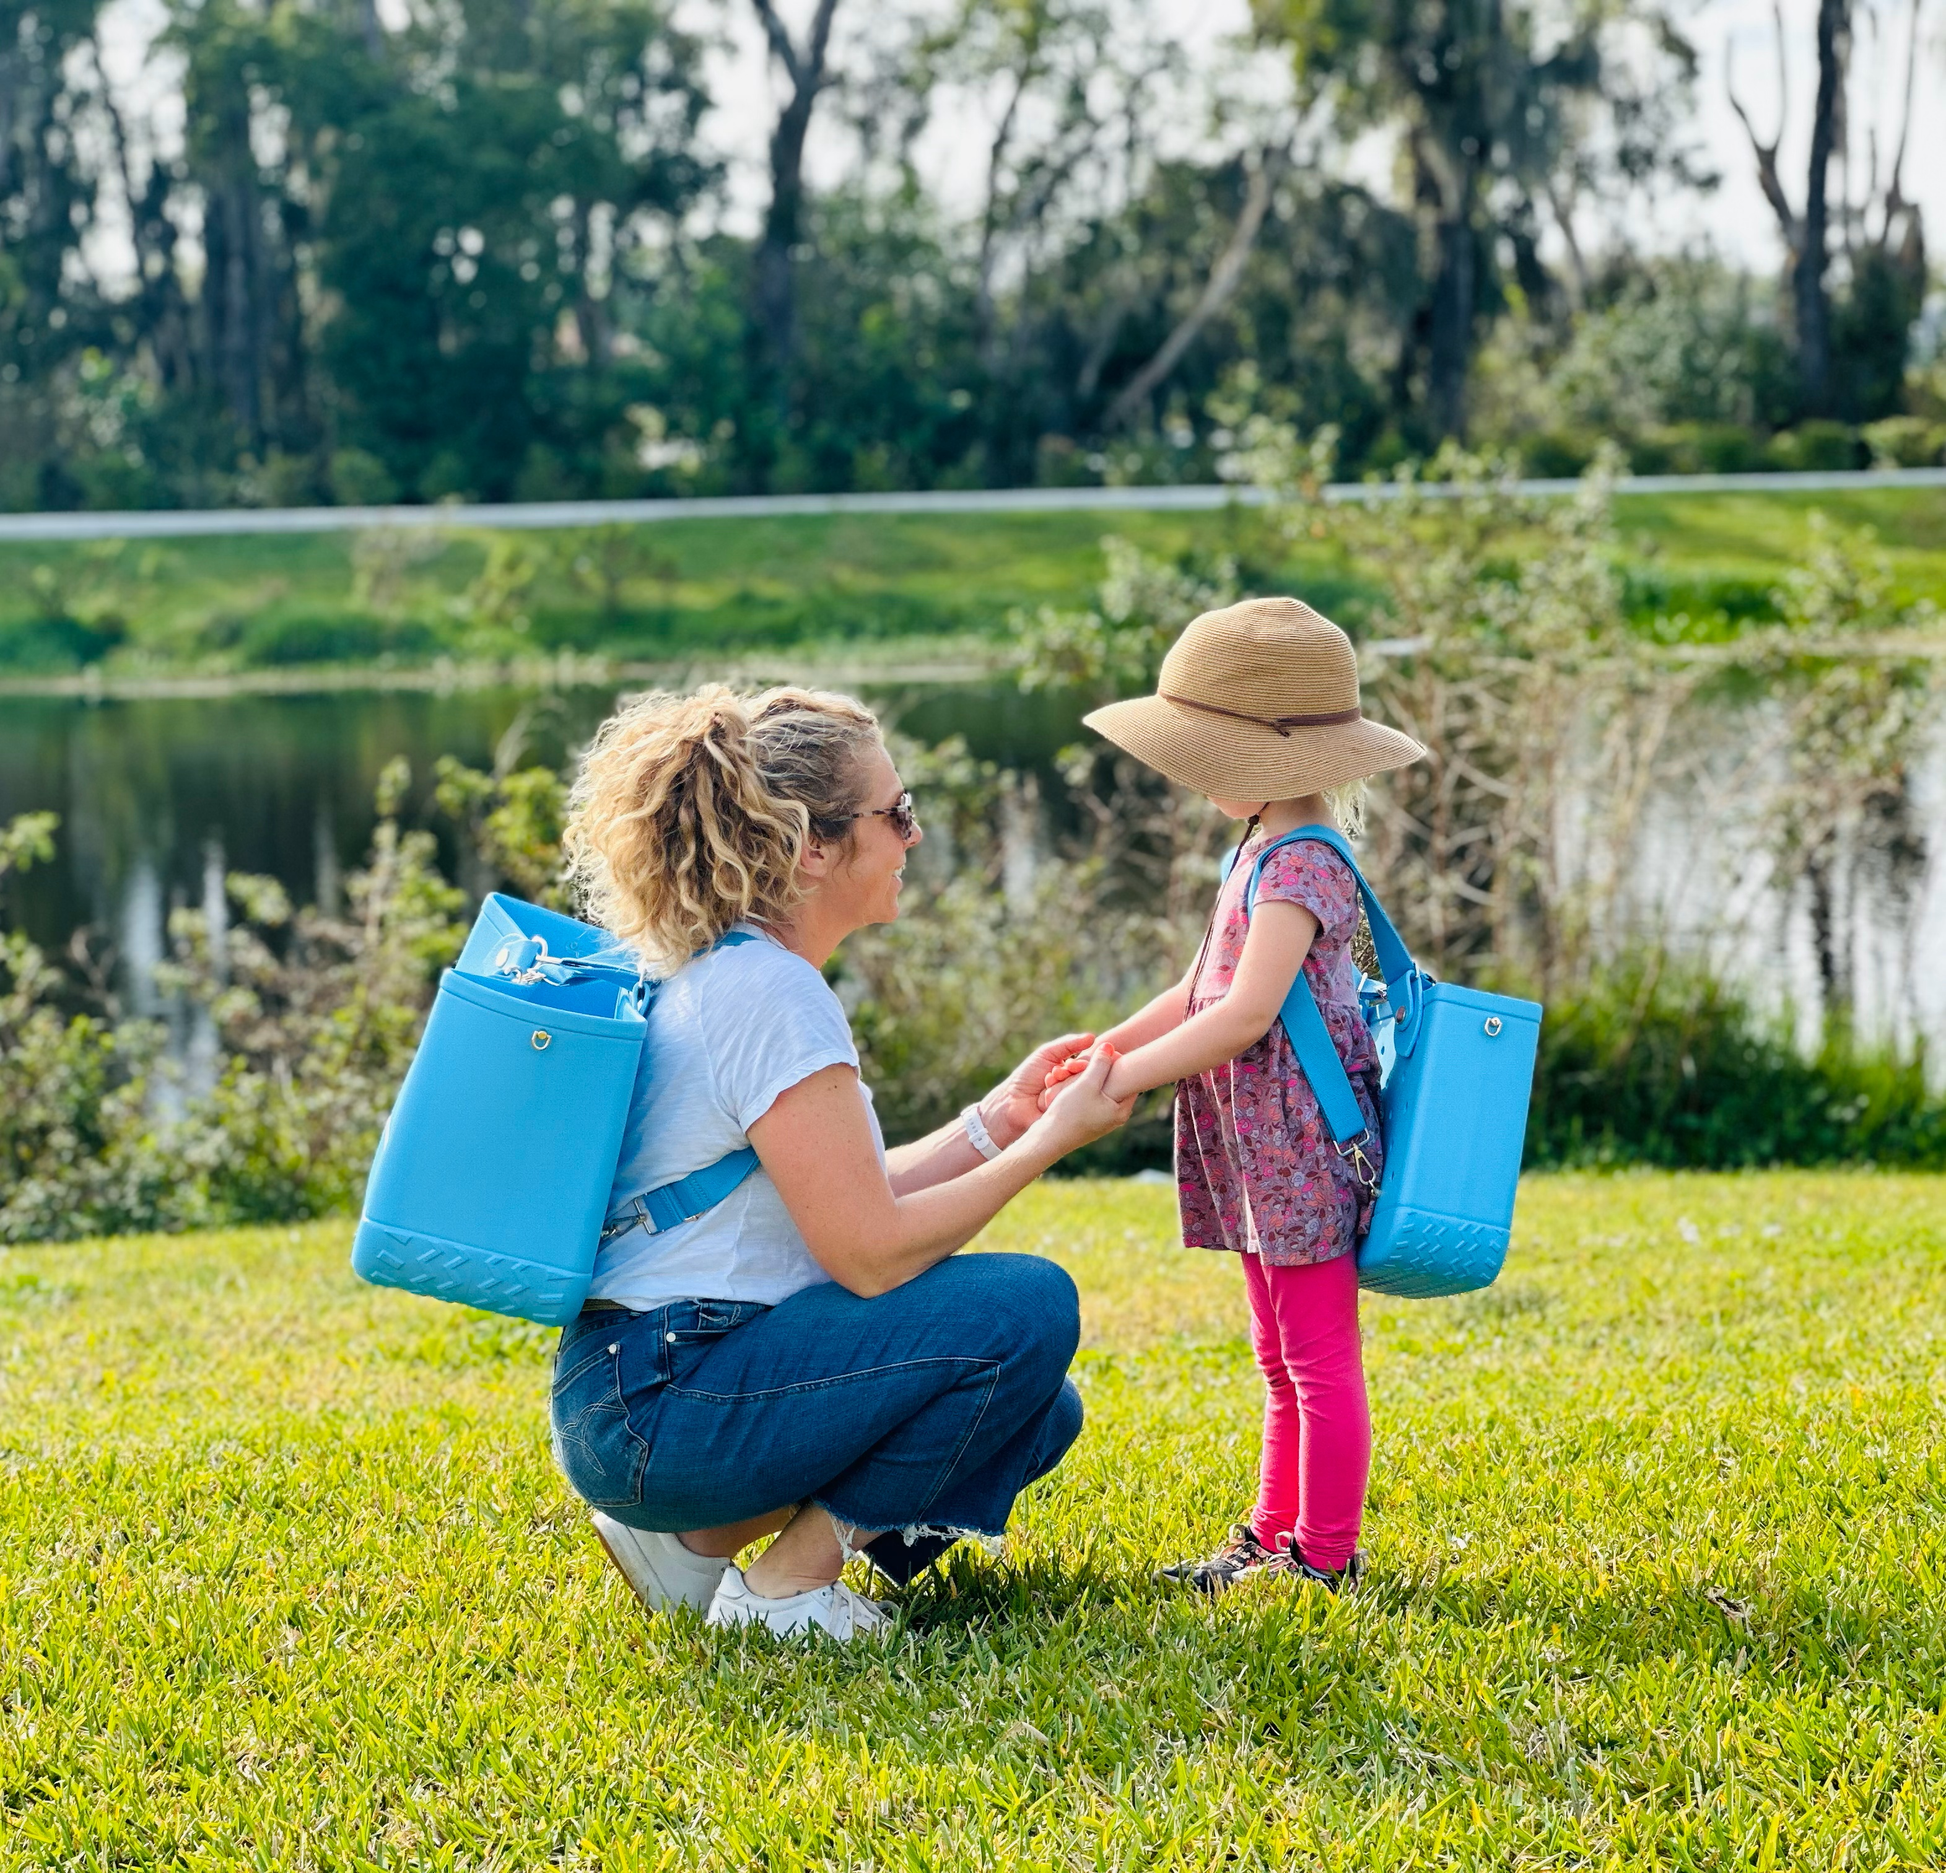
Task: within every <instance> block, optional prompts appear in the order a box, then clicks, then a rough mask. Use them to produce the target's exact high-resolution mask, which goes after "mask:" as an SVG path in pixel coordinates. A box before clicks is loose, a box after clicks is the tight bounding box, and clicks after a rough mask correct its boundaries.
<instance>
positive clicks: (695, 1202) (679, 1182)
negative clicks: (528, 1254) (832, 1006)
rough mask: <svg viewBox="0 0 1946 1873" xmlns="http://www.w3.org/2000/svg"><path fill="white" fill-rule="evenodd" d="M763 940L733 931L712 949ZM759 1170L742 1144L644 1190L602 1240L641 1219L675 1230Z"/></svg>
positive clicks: (715, 1204)
mask: <svg viewBox="0 0 1946 1873" xmlns="http://www.w3.org/2000/svg"><path fill="white" fill-rule="evenodd" d="M759 941H761V939H760V938H758V937H756V936H753V935H752V934H751V933H750V932H749V931H748V930H730V931H727V932H725V933H724V935H722V936H720V937H719V938H717V940H716V941H715V943H713V944H712V945H711V946H710V947H711V948H712V949H726V950H727V949H735V948H736V947H737V945H738V944H740V943H756V942H759ZM756 1168H757V1154H756V1153H755V1152H754V1151H752V1150H751V1149H750V1147H749V1146H748V1145H740V1146H739V1147H738V1148H737V1149H736V1150H735V1151H732V1152H730V1153H728V1154H727V1155H726V1156H724V1157H720V1158H718V1159H717V1160H716V1162H715V1163H714V1164H705V1165H704V1166H703V1168H702V1169H701V1170H699V1171H691V1172H690V1173H689V1175H688V1176H687V1177H678V1178H677V1179H676V1180H675V1181H674V1182H673V1183H668V1184H658V1185H657V1186H656V1187H655V1189H653V1190H645V1191H644V1192H643V1193H642V1194H641V1195H640V1196H639V1197H637V1198H635V1199H634V1202H633V1204H632V1206H631V1208H630V1209H629V1210H628V1211H625V1212H623V1214H622V1215H620V1216H618V1217H616V1218H614V1219H613V1220H612V1221H611V1222H610V1223H609V1225H608V1227H607V1228H606V1229H604V1230H603V1231H602V1235H603V1238H604V1239H606V1238H609V1237H613V1236H618V1235H621V1234H622V1233H623V1232H624V1231H625V1230H627V1229H629V1228H631V1227H632V1226H633V1225H634V1224H635V1223H636V1222H638V1221H639V1220H640V1219H641V1218H642V1217H644V1216H646V1217H647V1218H648V1220H649V1221H650V1223H652V1224H653V1225H654V1227H655V1230H656V1233H657V1234H658V1235H660V1234H661V1233H662V1231H663V1230H665V1229H673V1228H675V1226H676V1225H677V1224H678V1223H686V1222H689V1221H691V1220H692V1219H693V1218H695V1217H698V1216H701V1215H702V1214H703V1212H704V1211H705V1210H713V1209H715V1208H716V1206H717V1205H718V1204H719V1203H721V1202H722V1201H723V1199H724V1198H725V1197H727V1196H728V1195H729V1194H730V1192H731V1191H733V1190H734V1189H736V1187H737V1186H738V1185H739V1184H740V1183H742V1182H743V1180H744V1179H745V1178H746V1177H748V1176H749V1175H750V1173H751V1172H752V1171H754V1170H755V1169H756Z"/></svg>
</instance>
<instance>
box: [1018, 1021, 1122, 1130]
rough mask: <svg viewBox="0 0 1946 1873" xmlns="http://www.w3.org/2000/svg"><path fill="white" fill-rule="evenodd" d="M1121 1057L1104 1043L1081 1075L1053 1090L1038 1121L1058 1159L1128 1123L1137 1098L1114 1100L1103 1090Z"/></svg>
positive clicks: (1089, 1060)
mask: <svg viewBox="0 0 1946 1873" xmlns="http://www.w3.org/2000/svg"><path fill="white" fill-rule="evenodd" d="M1120 1057H1121V1056H1120V1055H1119V1054H1117V1053H1116V1052H1115V1050H1114V1048H1112V1047H1110V1046H1109V1045H1108V1043H1107V1042H1106V1041H1103V1042H1102V1043H1101V1044H1100V1045H1099V1046H1098V1047H1096V1048H1095V1050H1094V1051H1093V1053H1091V1054H1090V1055H1089V1057H1088V1059H1087V1062H1086V1064H1085V1065H1084V1066H1082V1068H1081V1069H1080V1071H1079V1072H1077V1073H1075V1074H1073V1075H1072V1076H1071V1077H1069V1078H1068V1079H1067V1080H1066V1081H1065V1083H1064V1084H1062V1085H1061V1086H1059V1087H1058V1088H1055V1089H1053V1090H1052V1091H1051V1093H1050V1095H1049V1096H1048V1104H1047V1110H1046V1111H1045V1112H1043V1113H1042V1114H1041V1116H1040V1118H1039V1119H1038V1121H1036V1125H1037V1130H1036V1136H1037V1137H1042V1138H1045V1139H1046V1141H1047V1146H1048V1148H1049V1149H1050V1150H1051V1151H1053V1152H1054V1154H1055V1155H1056V1156H1057V1157H1066V1156H1067V1154H1068V1153H1069V1152H1070V1151H1073V1150H1075V1149H1076V1148H1077V1147H1078V1146H1081V1145H1085V1144H1088V1143H1089V1142H1091V1141H1092V1140H1094V1139H1096V1138H1100V1137H1102V1136H1103V1135H1104V1134H1106V1133H1108V1132H1112V1131H1113V1130H1114V1129H1115V1128H1116V1126H1118V1125H1125V1124H1127V1123H1128V1115H1129V1114H1130V1113H1131V1112H1132V1111H1134V1109H1135V1098H1134V1095H1133V1094H1131V1095H1130V1096H1129V1097H1128V1098H1126V1099H1110V1098H1109V1097H1108V1095H1107V1094H1106V1093H1105V1092H1104V1091H1103V1090H1102V1086H1103V1083H1104V1082H1105V1081H1106V1080H1107V1078H1108V1075H1109V1072H1110V1071H1111V1070H1112V1069H1113V1067H1114V1065H1115V1062H1116V1061H1117V1060H1118V1059H1119V1058H1120Z"/></svg>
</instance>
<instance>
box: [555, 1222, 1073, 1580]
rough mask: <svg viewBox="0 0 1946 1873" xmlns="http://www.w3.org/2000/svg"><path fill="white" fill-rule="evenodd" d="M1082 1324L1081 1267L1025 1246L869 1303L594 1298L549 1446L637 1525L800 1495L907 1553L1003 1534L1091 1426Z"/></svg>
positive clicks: (827, 1294)
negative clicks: (612, 1302)
mask: <svg viewBox="0 0 1946 1873" xmlns="http://www.w3.org/2000/svg"><path fill="white" fill-rule="evenodd" d="M1080 1332H1081V1326H1080V1308H1079V1303H1078V1301H1077V1298H1076V1295H1075V1290H1074V1283H1073V1281H1072V1280H1070V1279H1069V1277H1068V1275H1067V1273H1066V1271H1065V1270H1063V1269H1062V1268H1060V1267H1059V1266H1057V1265H1056V1264H1055V1263H1053V1262H1048V1261H1043V1260H1041V1259H1040V1258H1039V1257H1037V1256H1032V1255H955V1256H950V1257H948V1259H947V1260H945V1261H943V1262H941V1263H939V1264H938V1265H937V1266H936V1267H934V1268H930V1269H928V1270H927V1271H926V1272H925V1273H924V1274H923V1275H918V1276H915V1277H914V1278H913V1279H912V1280H911V1281H908V1282H906V1283H905V1284H904V1285H903V1286H902V1287H897V1288H894V1289H893V1290H892V1291H891V1292H890V1293H889V1294H881V1295H878V1296H875V1297H874V1298H872V1299H870V1300H863V1299H861V1298H860V1297H859V1296H857V1295H855V1294H852V1293H850V1292H849V1291H848V1290H846V1289H844V1288H842V1287H840V1286H839V1285H838V1284H837V1283H836V1282H829V1281H828V1282H821V1283H819V1284H818V1285H817V1286H816V1287H811V1288H805V1289H803V1290H801V1291H800V1292H798V1293H796V1294H793V1295H791V1296H790V1297H789V1299H787V1300H784V1301H781V1302H779V1303H778V1305H777V1306H775V1307H765V1306H763V1305H761V1304H760V1303H757V1302H754V1301H710V1300H695V1301H675V1302H672V1303H670V1304H669V1305H668V1306H665V1307H657V1308H653V1309H651V1310H649V1311H648V1312H646V1313H628V1312H619V1311H614V1310H607V1309H603V1310H593V1309H591V1310H589V1311H587V1312H584V1313H583V1314H582V1315H581V1316H580V1318H578V1319H577V1320H575V1321H573V1322H572V1323H571V1324H570V1325H568V1326H567V1327H565V1328H563V1329H562V1332H561V1344H560V1350H559V1351H558V1352H557V1353H556V1354H555V1357H554V1394H553V1428H554V1454H555V1457H556V1459H557V1460H558V1461H559V1463H560V1465H561V1468H562V1470H563V1471H564V1472H565V1473H566V1475H567V1479H568V1481H569V1482H570V1483H571V1484H573V1486H574V1488H575V1490H576V1492H577V1493H578V1494H579V1495H581V1496H582V1497H583V1498H584V1499H585V1500H586V1501H587V1502H589V1503H590V1504H592V1505H593V1506H594V1507H595V1508H598V1509H601V1510H604V1511H605V1512H606V1513H608V1514H609V1515H612V1516H614V1517H615V1519H616V1520H617V1521H619V1522H626V1523H628V1524H630V1525H631V1526H633V1527H636V1528H645V1529H664V1530H674V1531H682V1530H687V1529H694V1528H716V1527H720V1526H723V1525H724V1524H726V1523H732V1522H740V1521H744V1520H746V1519H747V1518H749V1517H752V1516H757V1515H763V1514H767V1513H769V1512H770V1511H772V1510H774V1509H780V1508H783V1507H785V1506H787V1505H790V1504H795V1503H800V1502H806V1501H809V1502H815V1503H817V1504H818V1505H819V1506H820V1507H821V1508H824V1509H826V1510H828V1511H829V1512H830V1513H831V1515H832V1517H833V1518H834V1519H835V1520H837V1521H838V1522H840V1523H848V1524H850V1525H851V1526H852V1527H854V1528H856V1529H858V1530H861V1531H864V1532H866V1533H868V1534H878V1533H880V1532H882V1531H887V1530H902V1531H906V1533H905V1543H904V1545H905V1546H907V1547H908V1548H910V1549H911V1550H912V1552H911V1559H912V1560H913V1561H915V1562H916V1561H917V1560H918V1559H919V1556H920V1554H921V1553H922V1552H923V1553H924V1554H926V1555H927V1556H928V1557H930V1555H932V1554H936V1553H937V1552H938V1551H939V1550H940V1549H941V1548H942V1547H944V1546H946V1545H947V1543H948V1541H950V1539H951V1538H952V1537H954V1536H958V1535H975V1536H984V1537H995V1536H998V1535H999V1534H1000V1532H1001V1531H1002V1530H1003V1529H1004V1528H1005V1527H1006V1525H1007V1517H1008V1514H1009V1512H1010V1511H1011V1510H1012V1507H1013V1501H1014V1498H1015V1497H1016V1496H1017V1495H1018V1494H1019V1493H1020V1492H1021V1490H1022V1489H1024V1488H1025V1487H1026V1486H1027V1484H1029V1483H1031V1482H1033V1481H1034V1480H1035V1479H1036V1478H1037V1477H1041V1476H1045V1475H1046V1474H1047V1473H1048V1471H1050V1470H1051V1469H1053V1468H1054V1466H1055V1465H1056V1464H1057V1463H1059V1462H1060V1460H1061V1458H1062V1457H1063V1456H1064V1455H1065V1454H1066V1452H1067V1449H1068V1446H1069V1445H1071V1444H1072V1443H1073V1442H1074V1440H1075V1438H1076V1437H1078V1436H1079V1435H1080V1432H1081V1398H1080V1395H1079V1394H1078V1393H1077V1392H1076V1391H1075V1389H1074V1386H1073V1384H1072V1383H1071V1382H1070V1381H1069V1379H1068V1377H1067V1369H1068V1362H1069V1361H1070V1360H1071V1359H1072V1358H1073V1357H1074V1350H1075V1346H1076V1344H1077V1342H1078V1340H1079V1338H1080ZM922 1531H923V1532H922ZM918 1541H923V1543H924V1546H923V1549H921V1548H919V1547H917V1546H915V1545H914V1544H915V1543H916V1542H918ZM860 1545H861V1546H862V1545H864V1544H863V1543H862V1542H861V1544H860ZM892 1546H893V1543H892V1542H891V1541H888V1542H886V1543H883V1544H880V1543H873V1544H872V1547H871V1552H872V1555H873V1559H874V1560H875V1561H877V1560H879V1558H880V1551H881V1547H884V1548H890V1547H892ZM889 1558H891V1557H889V1556H888V1559H889ZM881 1565H884V1563H883V1562H881ZM887 1571H888V1572H892V1573H893V1574H894V1577H895V1578H902V1577H904V1575H905V1572H906V1570H905V1569H904V1568H900V1567H897V1566H896V1563H895V1565H894V1567H893V1568H888V1570H887Z"/></svg>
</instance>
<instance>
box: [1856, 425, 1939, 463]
mask: <svg viewBox="0 0 1946 1873" xmlns="http://www.w3.org/2000/svg"><path fill="white" fill-rule="evenodd" d="M1860 433H1861V434H1862V435H1863V436H1864V438H1865V446H1866V447H1867V448H1869V449H1870V450H1871V452H1872V466H1873V467H1874V468H1930V467H1931V466H1932V465H1933V464H1934V463H1936V462H1942V461H1946V423H1937V422H1934V421H1933V420H1932V419H1931V418H1930V417H1925V416H1888V417H1886V418H1885V419H1884V421H1883V422H1878V423H1867V424H1866V425H1865V427H1864V429H1863V430H1862V431H1861V432H1860Z"/></svg>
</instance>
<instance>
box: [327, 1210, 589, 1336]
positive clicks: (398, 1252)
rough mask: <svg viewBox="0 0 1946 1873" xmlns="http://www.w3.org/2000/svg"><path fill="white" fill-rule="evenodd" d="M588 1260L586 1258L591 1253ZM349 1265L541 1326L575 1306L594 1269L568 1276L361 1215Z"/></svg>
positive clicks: (369, 1275) (386, 1282) (390, 1282)
mask: <svg viewBox="0 0 1946 1873" xmlns="http://www.w3.org/2000/svg"><path fill="white" fill-rule="evenodd" d="M590 1261H591V1264H592V1257H591V1258H590ZM351 1266H352V1271H353V1272H354V1273H355V1274H357V1275H358V1276H359V1277H360V1278H361V1279H362V1280H365V1281H370V1282H375V1283H376V1284H377V1285H378V1286H380V1287H384V1288H404V1289H405V1290H406V1292H407V1293H409V1294H423V1295H425V1296H426V1297H427V1298H428V1299H429V1300H434V1301H453V1302H455V1303H457V1304H458V1305H459V1306H461V1307H481V1308H484V1309H485V1310H486V1311H487V1312H488V1313H490V1314H511V1315H513V1317H514V1318H515V1319H516V1320H533V1321H537V1322H539V1323H540V1324H541V1325H542V1326H547V1327H564V1326H566V1325H567V1323H568V1322H569V1321H570V1320H572V1319H573V1318H574V1317H575V1316H576V1315H577V1314H578V1313H580V1311H581V1303H582V1301H583V1300H584V1299H586V1297H587V1293H588V1280H589V1275H590V1273H591V1272H592V1267H590V1268H588V1269H582V1270H580V1271H579V1272H577V1273H573V1274H570V1273H569V1272H568V1271H567V1270H565V1269H561V1268H554V1267H550V1266H549V1265H548V1264H546V1263H544V1262H528V1261H522V1260H521V1259H520V1257H519V1256H516V1255H496V1254H494V1253H492V1252H491V1251H489V1250H486V1249H481V1248H476V1247H474V1246H473V1245H472V1244H471V1243H466V1242H449V1241H447V1240H446V1239H445V1238H444V1237H441V1236H428V1235H424V1234H422V1233H420V1232H419V1231H418V1230H413V1229H395V1228H392V1227H391V1226H389V1225H388V1224H385V1223H380V1222H374V1221H372V1220H371V1219H370V1218H369V1217H367V1218H366V1219H365V1220H364V1221H363V1222H361V1223H360V1224H359V1225H358V1234H357V1236H356V1237H355V1238H354V1239H353V1241H352V1245H351Z"/></svg>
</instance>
